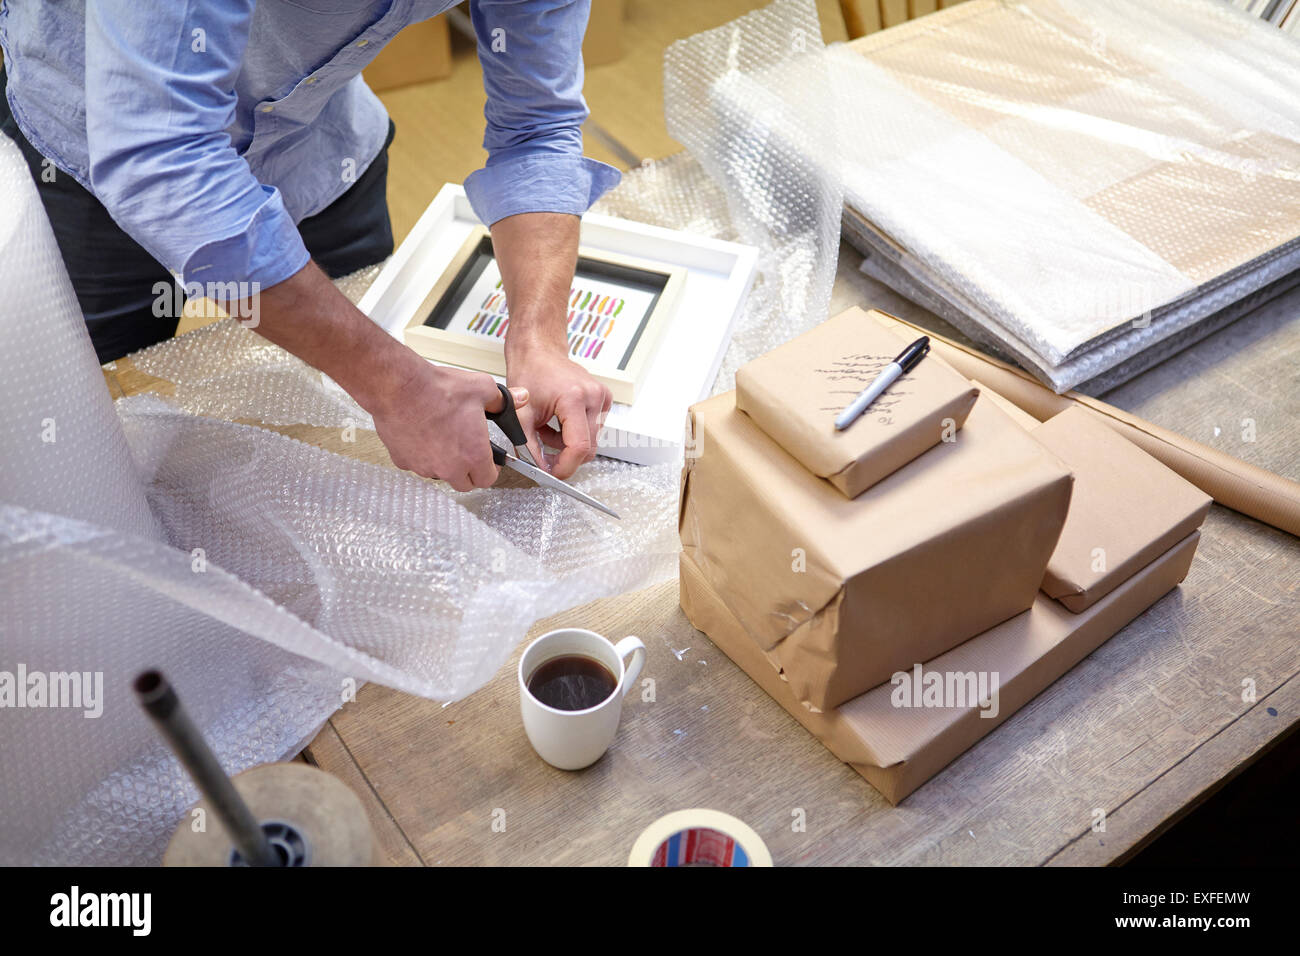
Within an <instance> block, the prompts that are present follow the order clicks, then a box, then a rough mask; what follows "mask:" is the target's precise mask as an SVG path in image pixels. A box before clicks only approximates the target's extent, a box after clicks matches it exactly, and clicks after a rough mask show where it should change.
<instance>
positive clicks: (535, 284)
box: [492, 212, 611, 478]
mask: <svg viewBox="0 0 1300 956" xmlns="http://www.w3.org/2000/svg"><path fill="white" fill-rule="evenodd" d="M492 244H493V248H494V249H495V251H496V258H497V263H498V264H499V265H500V267H501V280H502V283H503V284H504V285H505V291H506V301H507V302H509V303H510V326H509V328H508V330H507V331H506V381H508V382H509V383H510V385H512V386H515V385H519V386H523V387H525V388H527V389H528V391H529V393H530V394H531V398H530V400H529V407H528V408H527V409H521V410H520V413H519V421H520V423H521V424H522V425H523V426H524V430H525V431H527V432H528V433H529V434H530V435H532V434H534V428H536V432H535V433H536V434H537V435H538V437H539V438H541V440H542V441H543V442H545V443H546V444H547V445H549V446H550V447H552V448H556V449H559V452H560V453H559V455H558V457H556V458H555V460H554V462H553V463H552V464H551V468H552V472H553V473H554V475H555V477H557V478H568V477H569V476H570V475H572V474H573V473H574V471H576V470H577V468H578V466H579V465H581V464H582V463H583V462H587V461H591V459H592V458H594V457H596V436H597V434H598V433H599V432H600V426H601V425H602V424H603V423H604V419H605V413H606V412H608V411H609V407H610V404H611V398H610V394H609V389H608V388H606V387H605V386H604V385H602V384H601V383H600V382H598V381H596V379H595V378H593V377H592V375H591V373H590V372H588V371H587V370H586V369H585V368H583V367H582V366H581V365H579V364H578V363H577V362H574V361H572V360H571V359H570V358H569V356H568V344H569V337H568V308H567V304H568V301H569V290H570V289H571V288H572V287H573V269H574V266H575V265H576V264H577V261H578V217H577V216H570V215H566V214H563V213H551V212H529V213H521V214H520V215H517V216H507V217H506V218H505V219H501V220H499V221H498V222H496V223H494V224H493V225H492ZM552 415H554V416H555V417H556V418H558V419H559V423H560V428H559V430H558V431H557V430H556V429H554V428H551V427H550V426H549V425H547V422H549V421H550V420H551V416H552ZM533 453H534V454H536V453H537V449H534V452H533ZM538 460H539V461H540V460H541V459H540V458H539V459H538Z"/></svg>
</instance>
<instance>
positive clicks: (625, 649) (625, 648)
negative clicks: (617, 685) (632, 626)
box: [614, 637, 645, 697]
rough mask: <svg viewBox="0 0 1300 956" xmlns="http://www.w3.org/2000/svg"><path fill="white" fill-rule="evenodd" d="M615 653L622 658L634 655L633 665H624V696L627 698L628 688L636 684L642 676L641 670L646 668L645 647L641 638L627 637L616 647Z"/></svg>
mask: <svg viewBox="0 0 1300 956" xmlns="http://www.w3.org/2000/svg"><path fill="white" fill-rule="evenodd" d="M614 653H615V654H617V655H618V656H619V657H620V658H625V657H627V655H628V654H631V655H632V663H630V664H629V663H627V662H626V661H624V663H623V696H624V697H626V696H627V692H628V688H630V687H631V686H632V685H633V684H635V683H636V679H637V678H638V677H640V676H641V668H642V667H644V666H645V645H644V644H642V643H641V639H640V638H639V637H625V638H623V640H621V641H619V642H618V643H617V644H615V645H614Z"/></svg>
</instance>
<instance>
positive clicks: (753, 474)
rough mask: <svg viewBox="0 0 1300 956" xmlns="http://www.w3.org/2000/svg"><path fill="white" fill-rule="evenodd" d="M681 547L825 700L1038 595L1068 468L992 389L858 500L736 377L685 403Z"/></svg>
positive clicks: (862, 686)
mask: <svg viewBox="0 0 1300 956" xmlns="http://www.w3.org/2000/svg"><path fill="white" fill-rule="evenodd" d="M691 428H692V434H691V437H690V441H689V445H690V451H689V453H688V456H687V461H686V467H685V469H684V471H683V476H682V503H681V514H680V518H679V530H680V533H681V540H682V547H683V550H684V552H685V554H686V555H687V557H688V558H690V560H691V561H692V562H693V564H694V565H695V566H697V567H698V568H699V569H700V571H701V572H702V573H703V574H704V576H705V577H706V579H707V580H708V581H709V583H710V585H711V586H712V587H713V589H714V590H715V591H716V592H717V593H718V594H719V595H721V598H722V600H723V601H724V602H725V603H726V606H727V607H728V608H729V610H730V612H731V613H732V614H733V615H734V616H735V618H736V619H737V620H738V621H739V622H740V623H741V625H742V627H743V629H744V630H745V632H746V633H747V634H748V635H749V636H750V639H751V640H752V641H753V642H754V643H755V645H756V648H757V649H758V650H759V651H760V652H761V653H763V654H765V655H767V656H768V658H769V659H770V660H771V661H772V663H773V665H774V666H775V667H777V668H779V669H780V670H781V671H782V672H783V673H784V675H785V677H786V679H787V680H788V682H789V688H790V690H791V691H792V692H793V693H794V694H795V696H796V697H797V698H798V699H799V700H800V701H801V702H803V703H804V704H806V705H807V706H809V707H812V708H815V709H818V710H828V709H830V708H833V707H835V706H837V705H839V704H842V703H844V702H845V701H847V700H849V699H850V698H853V697H855V696H857V695H858V694H861V693H862V692H863V691H866V690H868V689H870V688H872V687H875V686H876V685H878V684H880V683H882V682H883V681H886V680H888V679H889V677H890V675H891V674H892V673H894V672H895V671H897V670H900V669H905V668H908V667H910V666H911V665H912V664H913V663H914V662H916V661H925V660H930V659H932V658H934V657H937V656H939V655H940V654H942V653H944V652H945V651H947V650H949V649H951V648H952V647H954V646H956V645H957V644H960V643H961V642H962V641H964V640H966V639H968V638H970V637H973V636H974V635H976V634H978V633H980V632H981V631H984V630H987V629H988V628H990V627H993V626H994V625H996V624H999V623H1001V622H1002V621H1005V620H1007V619H1008V618H1010V617H1013V616H1015V615H1017V614H1019V613H1020V612H1022V611H1024V610H1025V609H1027V608H1028V607H1029V606H1030V605H1031V604H1033V603H1034V599H1035V597H1036V596H1037V594H1038V588H1039V585H1040V583H1041V582H1042V579H1043V574H1044V571H1045V569H1046V567H1047V560H1048V558H1049V556H1050V555H1051V553H1052V550H1053V548H1054V547H1055V545H1056V540H1057V537H1058V535H1059V534H1060V531H1061V527H1062V524H1063V523H1064V521H1065V516H1066V511H1067V508H1068V506H1069V501H1070V490H1071V481H1072V479H1071V474H1070V471H1069V469H1068V468H1067V467H1066V466H1065V465H1064V464H1062V463H1061V461H1060V460H1059V459H1058V458H1057V457H1056V456H1055V455H1053V454H1052V453H1051V452H1049V451H1047V450H1046V449H1045V448H1044V447H1043V446H1042V445H1041V444H1039V443H1038V442H1037V441H1036V440H1034V438H1033V437H1031V436H1030V434H1029V433H1028V432H1027V431H1026V430H1025V429H1024V428H1022V427H1021V426H1019V425H1017V424H1016V423H1015V422H1014V421H1013V420H1012V419H1011V418H1010V417H1008V416H1007V415H1006V414H1005V413H1004V412H1003V411H1001V410H1000V409H999V408H998V407H997V406H996V405H995V404H994V402H993V401H991V400H985V399H984V398H982V397H981V398H980V399H979V400H977V401H976V402H975V405H974V407H973V408H972V410H971V412H970V414H969V416H968V418H967V419H966V424H965V426H964V427H963V428H962V429H960V430H959V431H957V432H956V433H955V435H954V436H953V437H954V440H953V441H945V442H940V443H939V444H938V445H936V446H935V447H934V448H932V449H931V450H929V451H927V452H925V453H924V454H922V455H921V456H920V457H918V458H917V459H916V460H914V461H912V462H911V463H910V464H908V465H906V466H905V467H903V468H901V469H900V470H898V471H896V472H895V473H894V474H892V475H890V476H889V477H888V478H885V479H884V480H883V481H881V482H879V483H878V484H876V485H874V486H873V487H871V488H869V489H868V490H867V491H865V492H863V493H862V494H860V495H859V496H858V497H856V498H853V499H849V498H846V497H845V496H844V495H843V494H841V493H840V492H839V491H838V490H837V489H836V488H834V487H833V486H832V485H831V484H830V483H829V482H827V481H825V480H824V479H822V478H819V477H817V476H816V475H813V474H812V473H810V472H809V471H808V470H807V469H805V468H804V467H803V466H802V465H801V464H799V462H798V461H796V460H795V459H794V458H792V457H791V456H790V455H789V454H788V453H786V452H785V451H784V450H783V449H782V448H781V447H780V446H779V445H778V444H777V443H776V442H774V441H773V440H772V439H771V438H769V437H768V436H767V435H766V434H765V433H764V432H763V431H762V430H761V429H759V428H758V427H757V426H756V425H755V424H754V422H753V421H751V420H750V418H749V417H748V416H747V415H746V414H745V413H744V412H741V411H739V410H738V409H737V408H736V404H735V393H734V392H726V393H723V394H720V395H717V396H715V397H714V398H711V399H708V400H707V401H704V402H701V403H699V404H697V405H696V406H694V407H693V408H692V410H691Z"/></svg>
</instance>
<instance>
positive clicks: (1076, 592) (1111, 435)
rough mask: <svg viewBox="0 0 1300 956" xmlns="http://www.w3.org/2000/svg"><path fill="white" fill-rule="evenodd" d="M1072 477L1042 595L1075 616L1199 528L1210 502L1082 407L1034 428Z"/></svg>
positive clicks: (1186, 482)
mask: <svg viewBox="0 0 1300 956" xmlns="http://www.w3.org/2000/svg"><path fill="white" fill-rule="evenodd" d="M1031 433H1032V434H1033V436H1034V437H1035V438H1036V439H1038V441H1040V442H1042V444H1043V445H1044V446H1046V447H1047V448H1048V449H1050V450H1051V451H1052V452H1054V453H1055V454H1056V455H1057V456H1058V457H1059V458H1060V459H1061V460H1062V461H1064V462H1065V463H1066V464H1067V465H1069V466H1070V470H1071V471H1073V472H1074V496H1073V498H1072V499H1071V501H1070V516H1069V518H1067V519H1066V522H1065V528H1064V529H1062V531H1061V537H1060V540H1059V541H1058V542H1057V544H1056V550H1055V551H1053V552H1052V557H1051V560H1049V561H1048V562H1047V573H1046V574H1045V575H1044V576H1043V592H1044V593H1045V594H1047V596H1048V597H1053V598H1056V599H1057V600H1058V601H1060V602H1061V603H1062V604H1064V605H1065V606H1066V607H1067V608H1069V609H1070V610H1071V611H1074V612H1076V613H1078V612H1082V611H1085V610H1087V609H1088V608H1089V607H1091V606H1092V605H1093V604H1096V603H1097V601H1099V600H1100V599H1101V598H1103V597H1105V596H1106V595H1107V594H1109V593H1110V592H1111V591H1113V590H1114V589H1115V588H1116V587H1118V586H1119V585H1120V584H1121V583H1122V582H1124V581H1127V580H1128V579H1129V578H1130V577H1132V576H1133V574H1134V573H1136V572H1137V570H1138V569H1139V568H1143V567H1146V565H1148V564H1150V563H1151V562H1152V561H1154V560H1155V559H1156V557H1157V556H1159V555H1161V554H1164V553H1165V552H1166V551H1168V550H1169V549H1170V548H1172V547H1173V546H1174V545H1175V544H1176V543H1177V542H1179V541H1181V540H1183V539H1184V538H1186V537H1187V536H1188V535H1189V534H1191V533H1192V532H1193V531H1195V530H1196V529H1197V528H1199V527H1200V526H1201V523H1202V522H1203V521H1204V520H1205V516H1206V515H1207V514H1208V513H1209V510H1210V504H1211V503H1212V502H1213V499H1212V498H1211V497H1210V496H1209V495H1207V494H1206V493H1205V492H1203V491H1201V490H1200V489H1199V488H1197V487H1196V486H1195V485H1193V484H1192V483H1191V482H1190V481H1187V480H1186V479H1185V478H1182V477H1180V476H1179V475H1177V474H1175V473H1174V472H1173V471H1172V470H1171V469H1169V468H1167V467H1166V466H1165V465H1163V464H1161V463H1160V462H1159V461H1157V460H1156V459H1155V458H1153V457H1151V456H1150V455H1148V454H1147V453H1146V452H1144V451H1143V450H1142V449H1140V448H1138V447H1137V446H1136V445H1134V444H1133V443H1132V442H1131V441H1128V440H1127V439H1126V438H1124V437H1122V436H1121V435H1119V434H1117V433H1116V432H1114V431H1112V430H1111V429H1110V428H1109V427H1107V426H1106V425H1105V424H1103V423H1102V422H1100V421H1098V420H1097V419H1096V418H1095V417H1093V416H1092V415H1090V414H1088V412H1086V411H1084V410H1083V409H1082V408H1069V409H1066V410H1065V411H1063V412H1061V413H1060V414H1059V415H1055V416H1053V417H1052V418H1050V419H1048V420H1047V421H1045V422H1043V423H1042V424H1041V425H1037V426H1036V427H1034V428H1033V430H1032V432H1031Z"/></svg>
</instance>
